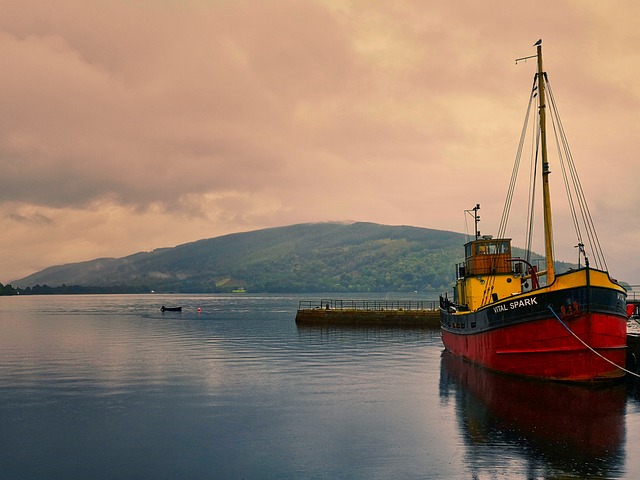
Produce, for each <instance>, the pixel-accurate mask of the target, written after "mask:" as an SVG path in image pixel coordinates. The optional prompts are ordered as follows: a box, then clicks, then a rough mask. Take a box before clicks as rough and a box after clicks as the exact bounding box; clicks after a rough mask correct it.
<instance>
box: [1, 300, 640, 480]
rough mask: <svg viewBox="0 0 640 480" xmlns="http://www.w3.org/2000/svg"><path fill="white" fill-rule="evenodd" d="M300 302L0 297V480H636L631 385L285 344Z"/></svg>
mask: <svg viewBox="0 0 640 480" xmlns="http://www.w3.org/2000/svg"><path fill="white" fill-rule="evenodd" d="M303 298H305V299H310V298H313V297H309V296H305V297H301V296H293V295H292V296H277V295H269V296H257V295H228V296H224V295H202V296H183V295H180V296H178V295H175V296H168V295H167V296H162V295H113V296H93V295H90V296H31V297H25V296H23V297H0V438H1V439H2V443H1V448H0V478H2V479H66V480H72V479H115V478H117V479H129V478H131V479H165V478H166V479H175V478H185V479H186V478H188V479H205V478H206V479H242V478H245V479H389V478H398V479H413V478H416V479H417V478H443V479H444V478H479V479H480V478H587V477H588V478H640V453H639V452H640V384H638V383H636V382H634V381H628V382H627V383H626V384H620V385H617V386H615V387H608V388H604V389H595V390H593V389H586V388H578V387H570V386H565V385H555V384H547V383H538V382H528V381H523V380H519V379H513V378H509V377H504V376H501V375H496V374H491V373H489V372H487V371H484V370H482V369H478V368H476V367H473V366H470V365H468V364H465V363H462V362H460V361H458V360H457V359H455V358H452V357H450V356H449V355H446V354H444V355H443V353H442V351H443V347H442V343H441V341H440V332H439V331H438V330H399V329H372V328H359V329H357V328H333V327H331V328H309V327H307V328H298V327H296V324H295V322H294V318H295V312H296V309H297V306H298V301H299V300H301V299H303ZM370 298H378V299H379V298H381V297H380V296H378V297H370ZM161 305H166V306H172V305H182V306H183V308H184V310H183V312H181V313H179V312H164V313H162V312H160V306H161ZM198 309H200V311H198Z"/></svg>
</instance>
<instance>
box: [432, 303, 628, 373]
mask: <svg viewBox="0 0 640 480" xmlns="http://www.w3.org/2000/svg"><path fill="white" fill-rule="evenodd" d="M567 326H568V327H569V328H570V329H571V330H572V331H573V332H574V333H575V334H576V335H578V337H580V338H581V339H582V340H583V341H584V342H585V343H586V344H587V345H589V346H591V348H593V349H594V350H596V351H597V352H598V353H599V354H600V355H602V356H604V357H606V358H607V359H608V360H610V361H611V362H613V363H615V364H616V365H618V366H620V367H624V366H625V360H626V350H625V349H626V328H627V325H626V321H625V320H624V319H623V318H621V317H619V316H615V315H608V314H601V313H583V314H582V315H580V316H579V317H577V318H574V319H572V320H570V321H569V322H567ZM442 342H443V343H444V345H445V348H446V349H447V350H448V351H450V352H451V353H453V354H454V355H458V356H461V357H463V358H465V359H467V360H469V361H471V362H473V363H476V364H479V365H482V366H484V367H486V368H490V369H492V370H497V371H500V372H505V373H510V374H515V375H522V376H527V377H538V378H544V379H550V380H560V381H573V382H592V381H600V380H612V379H615V378H620V377H622V376H624V371H622V370H621V369H619V368H617V367H615V366H614V365H612V364H611V363H609V362H607V361H606V360H603V359H602V358H600V357H599V356H597V355H596V354H595V353H593V352H592V351H590V350H589V349H587V348H586V347H585V346H584V345H583V344H582V343H580V342H579V341H578V340H577V339H576V338H574V337H573V336H572V335H571V334H570V333H569V332H568V331H567V329H566V328H564V326H563V325H562V324H561V323H560V322H558V320H557V319H556V318H554V317H551V318H546V319H539V320H535V321H531V322H526V323H519V324H514V325H508V326H504V327H500V328H495V329H491V330H486V331H484V332H479V333H476V334H472V335H461V334H455V333H451V332H448V331H446V330H443V331H442Z"/></svg>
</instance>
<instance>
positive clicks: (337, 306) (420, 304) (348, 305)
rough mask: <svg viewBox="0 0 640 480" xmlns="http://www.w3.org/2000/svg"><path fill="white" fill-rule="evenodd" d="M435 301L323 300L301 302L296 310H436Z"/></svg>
mask: <svg viewBox="0 0 640 480" xmlns="http://www.w3.org/2000/svg"><path fill="white" fill-rule="evenodd" d="M436 308H438V301H437V300H335V299H327V298H323V299H321V300H301V301H300V303H299V304H298V310H315V309H325V310H369V311H380V310H394V311H398V310H409V311H421V310H434V311H435V310H436Z"/></svg>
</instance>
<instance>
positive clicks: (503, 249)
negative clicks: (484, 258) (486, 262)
mask: <svg viewBox="0 0 640 480" xmlns="http://www.w3.org/2000/svg"><path fill="white" fill-rule="evenodd" d="M498 253H509V242H490V243H485V242H483V243H476V255H496V254H498Z"/></svg>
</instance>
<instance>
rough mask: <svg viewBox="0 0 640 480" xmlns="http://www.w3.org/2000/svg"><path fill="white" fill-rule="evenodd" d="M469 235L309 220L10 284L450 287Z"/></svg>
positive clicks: (207, 289)
mask: <svg viewBox="0 0 640 480" xmlns="http://www.w3.org/2000/svg"><path fill="white" fill-rule="evenodd" d="M464 242H465V236H464V235H463V234H460V233H454V232H447V231H441V230H432V229H428V228H418V227H408V226H387V225H379V224H374V223H352V224H345V223H309V224H300V225H291V226H287V227H277V228H268V229H264V230H257V231H252V232H245V233H235V234H230V235H224V236H221V237H216V238H210V239H205V240H199V241H196V242H191V243H186V244H183V245H178V246H176V247H173V248H160V249H157V250H153V251H151V252H141V253H136V254H134V255H130V256H127V257H123V258H100V259H96V260H91V261H87V262H80V263H72V264H67V265H61V266H55V267H50V268H47V269H45V270H42V271H40V272H37V273H34V274H32V275H29V276H27V277H25V278H22V279H20V280H17V281H14V282H12V285H13V286H14V287H19V288H23V289H24V288H27V287H34V286H43V285H46V286H48V287H60V286H63V285H65V286H71V285H77V286H82V287H95V288H94V291H110V289H111V290H113V288H114V287H118V288H117V289H115V290H116V291H136V292H140V291H155V292H158V293H160V292H176V293H214V292H231V291H233V290H235V289H239V288H244V289H245V290H246V291H247V292H289V293H294V292H413V291H418V292H424V291H434V290H449V288H450V287H451V285H452V283H453V282H454V280H455V269H454V265H455V264H456V263H458V262H461V261H462V260H463V258H462V254H463V249H462V244H463V243H464ZM84 291H91V288H85V289H84Z"/></svg>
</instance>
